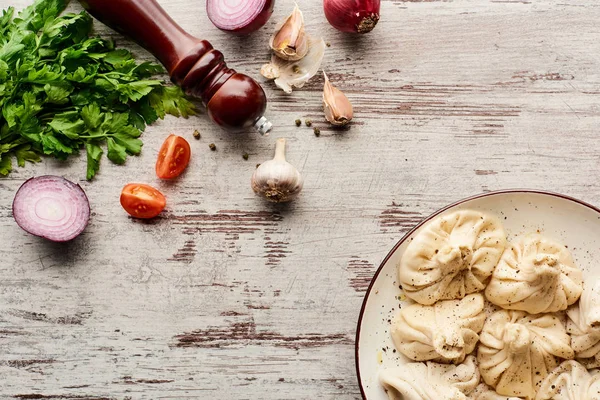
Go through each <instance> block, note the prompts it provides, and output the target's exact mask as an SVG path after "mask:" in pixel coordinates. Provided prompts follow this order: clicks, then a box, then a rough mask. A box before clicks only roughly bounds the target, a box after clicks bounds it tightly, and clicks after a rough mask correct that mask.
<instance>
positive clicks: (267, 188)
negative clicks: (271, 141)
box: [251, 138, 304, 203]
mask: <svg viewBox="0 0 600 400" xmlns="http://www.w3.org/2000/svg"><path fill="white" fill-rule="evenodd" d="M285 142H286V141H285V139H284V138H280V139H277V143H276V144H275V157H274V158H273V159H272V160H269V161H266V162H264V163H262V164H260V165H259V166H258V168H256V170H255V171H254V174H253V175H252V180H251V184H252V190H253V191H254V193H256V194H258V195H260V196H261V197H263V198H265V199H266V200H268V201H271V202H273V203H285V202H288V201H291V200H294V199H295V198H296V197H298V195H299V194H300V191H302V187H303V186H304V179H303V178H302V175H300V172H298V170H297V169H296V168H295V167H294V166H293V165H292V164H290V163H288V162H287V161H286V160H285Z"/></svg>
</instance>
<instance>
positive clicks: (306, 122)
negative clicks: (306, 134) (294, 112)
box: [304, 119, 312, 127]
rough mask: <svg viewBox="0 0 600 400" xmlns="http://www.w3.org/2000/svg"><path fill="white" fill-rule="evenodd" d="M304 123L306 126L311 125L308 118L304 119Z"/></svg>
mask: <svg viewBox="0 0 600 400" xmlns="http://www.w3.org/2000/svg"><path fill="white" fill-rule="evenodd" d="M304 123H305V124H306V126H308V127H311V126H312V121H311V120H310V119H307V120H305V121H304Z"/></svg>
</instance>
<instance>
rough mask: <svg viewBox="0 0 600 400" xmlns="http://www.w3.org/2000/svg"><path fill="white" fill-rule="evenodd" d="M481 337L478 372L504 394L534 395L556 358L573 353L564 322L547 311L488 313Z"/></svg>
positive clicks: (571, 356) (486, 381)
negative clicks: (537, 312)
mask: <svg viewBox="0 0 600 400" xmlns="http://www.w3.org/2000/svg"><path fill="white" fill-rule="evenodd" d="M480 340H481V341H480V345H479V349H478V353H477V359H478V361H479V370H480V372H481V376H482V377H483V379H484V381H485V383H487V384H488V385H490V386H491V387H493V388H495V390H496V392H497V393H498V394H501V395H504V396H516V397H525V398H534V397H535V394H536V392H537V390H538V388H539V387H540V385H541V382H542V381H543V380H544V378H546V376H548V374H549V373H550V372H551V371H552V370H553V369H554V368H556V367H557V366H558V364H559V362H560V361H559V359H571V358H573V356H574V353H573V350H572V349H571V347H570V345H569V336H568V335H567V333H566V331H565V327H564V322H563V321H561V320H560V319H559V318H558V317H556V316H554V315H550V314H545V315H529V314H527V313H525V312H523V311H507V310H501V311H496V312H494V313H492V315H490V316H489V317H488V319H487V321H486V323H485V325H484V327H483V331H482V332H481V336H480Z"/></svg>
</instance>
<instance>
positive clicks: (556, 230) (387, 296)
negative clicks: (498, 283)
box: [356, 190, 600, 400]
mask: <svg viewBox="0 0 600 400" xmlns="http://www.w3.org/2000/svg"><path fill="white" fill-rule="evenodd" d="M461 209H475V210H481V211H486V212H489V213H492V214H495V215H497V216H498V217H499V218H500V219H501V220H502V221H503V223H504V227H505V229H506V231H507V233H508V240H509V241H510V240H512V239H513V238H514V237H516V236H519V235H522V234H526V233H530V232H535V231H538V230H539V231H540V233H542V234H544V235H546V236H548V237H550V238H553V239H556V240H558V241H559V242H561V243H563V244H565V245H566V246H567V247H568V248H569V249H570V250H571V252H572V253H573V256H574V257H575V260H576V262H577V264H578V265H579V267H580V268H581V269H582V270H583V273H584V277H585V279H586V280H587V279H597V278H598V277H600V268H598V264H600V209H598V208H596V207H594V206H592V205H590V204H587V203H584V202H582V201H580V200H577V199H574V198H571V197H568V196H563V195H560V194H555V193H547V192H539V191H530V190H512V191H502V192H492V193H486V194H483V195H480V196H475V197H472V198H468V199H465V200H462V201H459V202H458V203H455V204H452V205H450V206H447V207H445V208H443V209H441V210H439V211H437V212H436V213H434V214H432V215H431V216H429V217H428V218H426V219H425V220H424V221H422V222H421V223H420V224H419V225H417V226H416V227H415V228H413V229H412V230H411V231H410V232H409V233H407V234H406V235H405V236H404V237H403V238H402V239H401V240H400V241H399V242H398V243H397V244H396V246H394V248H393V249H392V251H391V252H390V253H389V254H388V255H387V257H386V258H385V259H384V260H383V262H382V264H381V266H380V267H379V269H378V270H377V273H376V274H375V277H374V278H373V281H372V282H371V286H370V287H369V290H368V291H367V294H366V295H365V300H364V302H363V306H362V310H361V313H360V317H359V320H358V328H357V333H356V371H357V374H358V381H359V385H360V389H361V393H362V396H363V398H364V399H367V400H387V395H386V394H385V392H384V390H383V389H382V388H381V385H380V384H379V381H378V374H379V371H381V370H382V369H384V368H390V367H396V366H398V365H401V364H404V363H406V362H408V360H407V359H406V358H404V357H403V356H401V355H400V354H399V353H398V352H394V345H393V344H392V340H391V337H390V334H389V327H390V322H389V320H390V319H391V318H392V317H393V316H394V315H395V314H396V313H397V312H398V309H399V307H401V306H403V305H404V304H408V302H407V301H403V299H404V296H403V295H402V291H401V290H400V288H399V287H398V284H397V282H396V264H397V263H398V261H399V260H400V258H401V257H402V254H403V252H404V250H405V248H406V246H407V245H408V243H409V241H408V240H407V239H410V238H411V237H413V236H415V235H416V234H418V233H419V232H420V230H421V228H422V226H423V225H424V224H426V223H427V222H428V221H429V220H431V219H432V218H434V217H437V216H438V215H443V214H447V213H451V212H453V211H456V210H461ZM594 260H595V261H594Z"/></svg>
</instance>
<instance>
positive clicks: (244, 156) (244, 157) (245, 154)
mask: <svg viewBox="0 0 600 400" xmlns="http://www.w3.org/2000/svg"><path fill="white" fill-rule="evenodd" d="M249 157H250V156H249V155H248V153H244V155H243V156H242V158H243V159H244V160H248V158H249Z"/></svg>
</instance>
